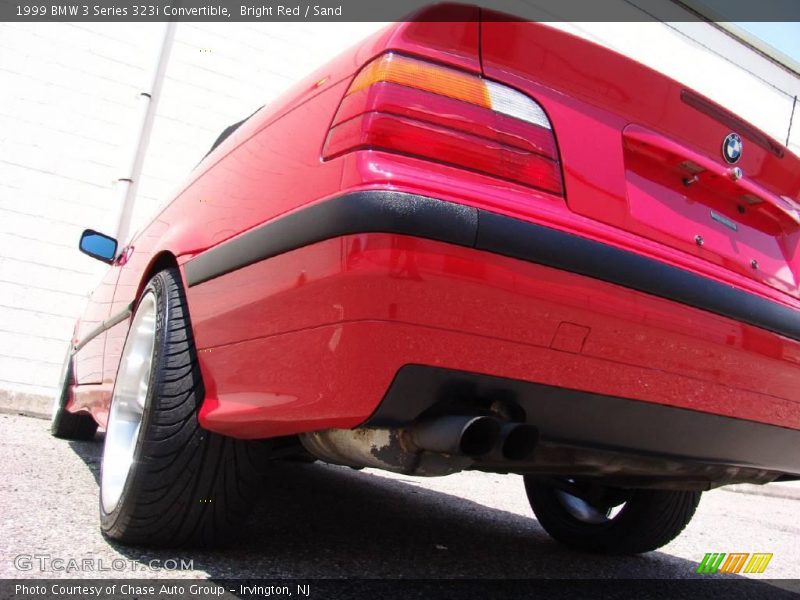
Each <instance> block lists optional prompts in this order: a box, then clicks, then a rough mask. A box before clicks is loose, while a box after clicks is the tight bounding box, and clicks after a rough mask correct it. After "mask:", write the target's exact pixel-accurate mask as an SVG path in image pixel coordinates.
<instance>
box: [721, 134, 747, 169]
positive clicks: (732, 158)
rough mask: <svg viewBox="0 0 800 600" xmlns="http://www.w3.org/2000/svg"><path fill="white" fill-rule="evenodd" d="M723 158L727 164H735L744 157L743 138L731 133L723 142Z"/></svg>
mask: <svg viewBox="0 0 800 600" xmlns="http://www.w3.org/2000/svg"><path fill="white" fill-rule="evenodd" d="M722 156H723V158H724V159H725V162H728V163H730V164H733V163H735V162H736V161H738V160H739V158H741V156H742V138H741V137H739V134H737V133H729V134H728V135H726V136H725V140H724V141H723V142H722Z"/></svg>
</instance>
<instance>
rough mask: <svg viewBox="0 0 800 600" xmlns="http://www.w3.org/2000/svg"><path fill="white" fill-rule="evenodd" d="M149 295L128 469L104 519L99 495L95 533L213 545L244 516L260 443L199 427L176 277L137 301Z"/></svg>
mask: <svg viewBox="0 0 800 600" xmlns="http://www.w3.org/2000/svg"><path fill="white" fill-rule="evenodd" d="M150 291H152V292H153V293H154V294H155V299H156V326H155V332H156V334H155V344H154V350H153V363H152V367H151V372H150V380H149V381H150V383H149V390H148V393H147V397H146V399H145V403H144V411H143V418H142V423H141V427H140V430H139V435H138V439H137V441H136V446H135V450H134V462H133V465H132V466H131V468H130V471H129V472H128V476H127V479H126V481H125V484H124V487H123V488H122V494H121V496H120V498H119V501H118V502H117V504H116V506H115V507H114V508H113V509H112V510H111V512H108V513H107V512H106V511H105V510H104V508H103V502H102V496H101V502H100V524H101V530H102V532H103V534H104V535H105V536H107V537H109V538H111V539H114V540H118V541H120V542H123V543H126V544H146V545H150V546H173V547H176V546H213V545H217V544H219V543H221V542H223V541H226V540H228V539H230V538H231V537H232V536H233V534H235V532H236V530H237V529H238V528H239V527H240V526H241V524H242V522H243V521H244V519H245V518H246V516H247V514H248V513H249V511H250V508H251V506H252V504H253V501H254V499H255V496H256V493H257V488H258V484H259V482H260V472H259V469H260V468H261V460H262V456H263V443H261V442H248V441H242V440H236V439H233V438H229V437H225V436H222V435H218V434H215V433H211V432H209V431H206V430H204V429H202V428H201V427H200V426H199V423H198V419H197V414H198V410H199V408H200V405H201V403H202V400H203V395H204V388H203V382H202V380H201V376H200V369H199V366H198V362H197V354H196V351H195V347H194V339H193V336H192V329H191V325H190V322H189V314H188V311H187V308H186V300H185V297H184V291H183V286H182V285H181V282H180V274H179V272H178V270H177V269H168V270H165V271H161V272H160V273H157V274H156V275H155V276H154V277H153V278H152V279H151V280H150V282H149V283H148V285H147V287H146V288H145V291H144V293H143V296H144V295H145V294H147V293H148V292H150ZM129 335H130V334H129ZM104 468H105V466H104ZM101 482H102V476H101ZM101 494H102V492H101Z"/></svg>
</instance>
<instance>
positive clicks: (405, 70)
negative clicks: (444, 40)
mask: <svg viewBox="0 0 800 600" xmlns="http://www.w3.org/2000/svg"><path fill="white" fill-rule="evenodd" d="M369 149H373V150H384V151H388V152H398V153H402V154H406V155H409V156H415V157H420V158H425V159H428V160H433V161H436V162H440V163H445V164H450V165H454V166H457V167H460V168H466V169H470V170H473V171H478V172H480V173H485V174H488V175H492V176H494V177H500V178H502V179H506V180H510V181H514V182H517V183H522V184H525V185H529V186H531V187H535V188H538V189H541V190H544V191H547V192H550V193H553V194H558V195H562V194H563V186H562V181H561V169H560V166H559V163H558V151H557V149H556V143H555V138H554V136H553V132H552V129H551V126H550V122H549V120H548V119H547V116H546V115H545V113H544V111H543V110H542V108H541V107H540V106H539V105H538V104H537V103H536V102H535V101H534V100H532V99H531V98H529V97H528V96H526V95H524V94H522V93H520V92H518V91H517V90H514V89H511V88H508V87H506V86H503V85H500V84H498V83H495V82H493V81H489V80H487V79H483V78H481V77H478V76H477V75H472V74H469V73H465V72H462V71H458V70H456V69H450V68H447V67H442V66H440V65H436V64H431V63H427V62H423V61H420V60H416V59H412V58H408V57H405V56H399V55H396V54H385V55H383V56H381V57H378V58H377V59H375V60H374V61H372V62H371V63H369V64H368V65H366V66H365V67H364V68H363V69H362V70H361V72H360V73H359V74H358V75H357V76H356V78H355V79H354V80H353V82H352V84H351V85H350V88H349V89H348V91H347V94H346V95H345V98H344V100H343V101H342V104H341V106H340V107H339V110H338V111H337V114H336V117H335V118H334V122H333V125H332V127H331V130H330V131H329V133H328V137H327V139H326V141H325V146H324V149H323V158H325V159H330V158H335V157H336V156H339V155H341V154H344V153H346V152H352V151H354V150H369Z"/></svg>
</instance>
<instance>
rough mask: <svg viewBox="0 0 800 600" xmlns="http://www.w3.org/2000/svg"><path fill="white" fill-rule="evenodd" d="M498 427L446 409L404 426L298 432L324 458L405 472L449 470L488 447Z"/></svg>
mask: <svg viewBox="0 0 800 600" xmlns="http://www.w3.org/2000/svg"><path fill="white" fill-rule="evenodd" d="M500 430H501V427H500V423H499V421H497V419H494V418H492V417H484V416H474V415H473V416H462V415H450V416H444V417H436V418H432V419H425V420H423V421H419V422H417V423H414V424H413V425H411V426H410V427H407V428H398V429H379V428H369V427H360V428H357V429H326V430H325V431H313V432H310V433H303V434H301V435H300V442H301V443H302V444H303V446H304V447H305V448H306V450H308V452H310V453H311V454H312V455H314V456H316V457H317V458H319V459H320V460H324V461H326V462H331V463H335V464H340V465H347V466H351V467H375V468H378V469H385V470H387V471H395V472H399V473H405V474H409V475H411V474H413V475H447V474H448V473H455V472H457V471H461V470H463V469H465V468H467V467H469V466H470V465H472V464H473V463H474V459H475V458H476V457H479V456H483V455H485V454H488V453H489V452H491V451H492V449H493V448H495V447H496V446H497V444H498V440H499V437H500Z"/></svg>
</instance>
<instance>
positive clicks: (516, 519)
mask: <svg viewBox="0 0 800 600" xmlns="http://www.w3.org/2000/svg"><path fill="white" fill-rule="evenodd" d="M70 446H71V447H72V449H73V451H74V452H75V453H76V454H77V455H78V456H79V457H80V458H81V459H82V460H83V462H84V463H85V464H86V465H87V467H88V468H89V469H90V470H91V472H92V474H93V475H94V477H95V480H98V478H99V469H100V457H101V451H102V444H98V443H96V442H70ZM492 493H493V494H500V493H503V487H497V488H496V489H494V490H493V491H492ZM108 543H110V544H111V545H112V546H113V547H114V549H115V550H117V551H118V552H120V553H122V554H124V555H125V556H127V557H128V558H131V559H135V560H137V561H139V562H147V561H149V560H152V559H163V558H164V557H179V558H183V559H186V560H189V559H191V560H193V563H194V569H196V570H199V571H202V572H205V573H207V575H208V578H209V579H211V580H218V581H221V580H225V579H232V578H274V579H284V578H297V579H316V578H369V579H382V578H402V579H449V578H465V579H533V578H555V579H562V578H574V579H615V578H624V579H632V578H635V579H638V580H642V579H683V578H693V577H694V578H701V577H702V576H699V575H696V574H695V570H696V568H697V563H695V562H692V561H688V560H685V559H683V558H679V557H676V556H672V555H670V554H668V553H666V552H651V553H648V554H645V555H640V556H602V555H587V554H583V553H579V552H575V551H572V550H569V549H567V548H565V547H563V546H561V545H560V544H557V543H555V542H553V541H552V540H551V539H550V538H549V537H548V535H547V534H546V533H545V532H544V530H542V528H541V527H540V526H539V524H538V523H537V522H536V520H535V519H534V518H533V517H530V518H529V517H527V516H521V515H519V514H516V513H512V512H507V511H503V510H498V509H495V508H491V507H487V506H485V505H482V504H479V503H476V502H473V501H471V500H467V499H465V498H461V497H459V496H455V495H452V494H447V493H442V492H439V491H434V490H430V489H426V488H424V487H421V486H419V485H417V484H416V482H412V481H410V479H409V480H406V481H404V480H402V479H397V478H391V477H385V476H382V475H380V474H375V473H373V472H358V471H355V470H352V469H349V468H345V467H335V466H330V465H325V464H320V463H317V464H302V463H280V462H276V463H274V464H272V466H271V467H270V468H269V469H267V473H266V477H265V482H264V490H263V494H262V497H261V500H260V501H259V502H258V504H257V506H256V507H255V511H254V513H253V515H252V518H251V519H250V520H249V522H248V524H247V527H245V528H244V530H243V531H242V532H241V534H240V535H239V537H238V538H237V539H236V540H235V541H234V542H233V543H231V544H230V545H228V546H227V547H225V548H221V549H218V550H175V549H166V550H161V549H149V548H140V547H127V546H123V545H120V544H117V543H114V542H108ZM714 579H715V581H717V582H722V581H728V582H729V583H730V585H731V590H732V591H734V588H736V589H735V591H737V592H741V591H742V587H744V588H747V589H748V590H749V592H751V593H753V594H755V596H753V597H766V595H764V594H769V596H770V597H776V596H775V594H776V593H778V594H779V595H780V594H781V590H779V589H778V588H775V587H773V586H770V585H766V584H763V583H761V582H757V581H753V580H749V579H745V578H742V577H739V576H720V575H715V576H714ZM648 585H650V584H648ZM653 585H654V586H659V585H661V583H659V582H655V583H653ZM656 591H657V590H656ZM698 591H699V590H698ZM715 591H717V592H718V591H720V590H719V588H717V589H716V590H715ZM670 595H671V596H672V594H670ZM678 595H681V594H676V595H675V596H678ZM790 595H791V594H790ZM687 597H691V596H687ZM734 597H741V596H739V595H734ZM791 597H794V596H793V595H791Z"/></svg>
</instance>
